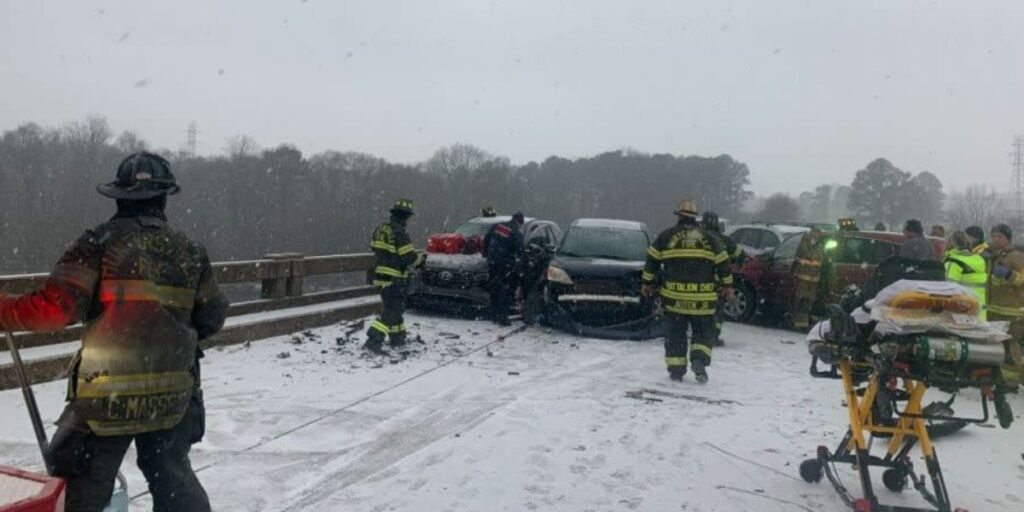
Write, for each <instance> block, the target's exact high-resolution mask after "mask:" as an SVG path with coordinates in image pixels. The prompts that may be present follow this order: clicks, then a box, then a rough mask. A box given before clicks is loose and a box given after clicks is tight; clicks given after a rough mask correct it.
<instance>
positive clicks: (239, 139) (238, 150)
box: [224, 135, 260, 158]
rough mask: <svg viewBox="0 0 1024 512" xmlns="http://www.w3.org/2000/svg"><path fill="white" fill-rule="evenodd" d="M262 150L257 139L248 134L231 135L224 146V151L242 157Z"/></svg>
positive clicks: (229, 154)
mask: <svg viewBox="0 0 1024 512" xmlns="http://www.w3.org/2000/svg"><path fill="white" fill-rule="evenodd" d="M259 151H260V146H259V144H257V143H256V139H253V138H252V137H250V136H248V135H235V136H234V137H229V138H228V140H227V145H226V146H224V152H225V153H227V154H228V156H229V157H231V158H241V157H245V156H253V155H255V154H257V153H259Z"/></svg>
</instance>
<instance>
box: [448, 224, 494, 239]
mask: <svg viewBox="0 0 1024 512" xmlns="http://www.w3.org/2000/svg"><path fill="white" fill-rule="evenodd" d="M493 225H494V223H493V222H467V223H465V224H463V225H461V226H459V228H458V229H456V230H455V232H456V233H458V234H460V235H462V236H465V237H470V236H484V235H486V234H487V231H488V230H489V229H491V226H493Z"/></svg>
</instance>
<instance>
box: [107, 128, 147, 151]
mask: <svg viewBox="0 0 1024 512" xmlns="http://www.w3.org/2000/svg"><path fill="white" fill-rule="evenodd" d="M114 146H115V147H116V148H117V149H119V150H120V151H121V152H122V153H124V154H130V153H136V152H138V151H145V150H146V149H147V145H146V141H144V140H142V138H141V137H139V135H138V134H136V133H135V132H133V131H131V130H125V131H123V132H121V135H118V136H117V139H116V140H114Z"/></svg>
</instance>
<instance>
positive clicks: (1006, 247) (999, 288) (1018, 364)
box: [988, 224, 1024, 384]
mask: <svg viewBox="0 0 1024 512" xmlns="http://www.w3.org/2000/svg"><path fill="white" fill-rule="evenodd" d="M991 235H992V247H991V248H992V265H991V270H990V271H989V273H990V275H991V281H990V284H989V294H988V319H989V320H990V321H1005V322H1010V331H1009V332H1010V336H1011V339H1010V340H1008V341H1007V342H1006V344H1007V346H1006V349H1007V353H1008V354H1010V356H1011V358H1012V359H1013V365H1007V366H1004V367H1003V377H1004V378H1006V379H1007V381H1008V382H1010V383H1011V384H1019V383H1020V379H1021V371H1022V370H1024V357H1022V356H1021V342H1022V340H1024V254H1022V253H1021V252H1020V251H1018V250H1017V249H1015V248H1014V247H1013V244H1012V243H1011V241H1012V240H1013V231H1012V230H1011V229H1010V226H1008V225H1006V224H998V225H996V226H995V227H993V228H992V233H991Z"/></svg>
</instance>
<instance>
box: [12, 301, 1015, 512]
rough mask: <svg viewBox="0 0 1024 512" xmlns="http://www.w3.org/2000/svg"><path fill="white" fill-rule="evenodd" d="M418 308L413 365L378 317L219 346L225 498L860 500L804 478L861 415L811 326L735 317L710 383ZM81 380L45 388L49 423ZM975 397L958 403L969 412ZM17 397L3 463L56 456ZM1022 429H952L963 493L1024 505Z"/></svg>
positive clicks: (212, 411)
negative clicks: (822, 357) (380, 354)
mask: <svg viewBox="0 0 1024 512" xmlns="http://www.w3.org/2000/svg"><path fill="white" fill-rule="evenodd" d="M408 324H409V325H410V326H411V327H412V330H413V332H414V333H416V332H418V333H419V334H420V335H421V336H422V338H423V341H424V342H425V343H424V344H419V343H416V344H414V347H416V348H417V349H418V350H419V351H420V353H418V354H415V355H413V356H412V357H411V358H410V359H409V360H406V361H402V362H399V363H397V364H391V363H390V362H389V361H387V360H383V359H379V358H370V359H367V358H365V357H363V356H362V354H361V352H360V351H359V350H358V344H359V342H360V341H361V339H362V329H355V328H354V327H351V328H349V327H346V326H345V325H337V326H332V327H327V328H321V329H315V330H312V331H308V332H307V333H305V334H303V333H298V334H296V335H294V336H284V337H279V338H274V339H270V340H264V341H260V342H256V343H252V344H251V345H248V346H243V345H236V346H228V347H223V348H220V349H214V350H211V351H210V353H209V355H208V357H207V359H206V361H205V366H204V377H205V387H206V394H207V407H208V410H209V418H208V428H209V430H208V433H207V438H206V440H205V441H204V442H203V443H202V444H200V445H198V446H197V447H196V449H195V450H194V456H193V462H194V464H195V467H196V468H199V469H200V473H199V475H200V478H201V480H202V481H203V483H204V484H205V485H206V487H207V490H208V491H209V494H210V496H211V498H212V500H213V504H214V509H215V510H220V511H247V510H267V511H279V510H360V511H364V510H365V511H370V510H374V511H376V510H396V511H416V512H422V511H442V510H452V511H480V510H509V511H520V510H543V511H567V512H568V511H574V512H576V511H582V510H595V511H597V510H601V511H605V510H616V511H618V510H649V511H659V512H660V511H668V510H687V511H732V510H736V511H740V510H764V511H776V510H777V511H819V510H821V511H826V510H842V507H841V503H840V501H839V499H838V498H837V497H836V496H835V495H834V494H833V492H832V490H831V488H829V487H826V485H824V484H819V485H810V484H806V483H804V482H803V481H801V480H799V476H798V475H797V466H798V464H799V462H800V461H801V460H802V459H804V458H805V457H809V456H811V455H812V453H813V450H814V448H815V446H816V445H818V444H820V443H823V442H824V443H827V444H832V443H834V442H835V441H836V440H838V438H839V437H840V436H841V433H842V432H841V430H842V428H843V425H844V424H845V416H844V414H845V412H844V410H843V409H842V408H841V401H842V397H841V394H840V388H839V385H838V383H831V382H825V381H818V380H812V379H811V378H810V377H808V376H807V370H806V367H807V363H808V356H807V352H806V348H805V346H804V344H803V342H802V340H801V339H800V337H799V336H797V335H795V334H792V333H787V332H783V331H775V330H768V329H761V328H756V327H750V326H740V325H729V326H727V328H726V340H727V342H728V343H729V346H728V347H726V348H724V349H721V350H719V351H717V352H716V361H715V364H714V366H712V368H711V372H712V373H711V376H712V381H711V383H709V384H708V385H706V386H699V385H697V384H695V383H694V382H693V381H692V379H688V380H687V381H686V382H684V383H671V382H670V381H668V379H667V377H666V374H665V371H664V369H663V367H662V364H661V356H662V354H661V348H660V344H659V343H657V342H644V343H634V342H621V341H601V340H592V339H579V338H575V337H573V336H570V335H566V334H562V333H558V332H554V333H548V332H545V331H544V330H540V329H530V330H527V331H525V332H523V333H521V334H518V335H516V336H514V337H511V338H509V339H507V340H505V341H502V342H495V339H496V337H497V336H498V334H499V333H500V332H502V331H500V330H499V329H498V328H496V327H493V326H491V325H489V324H486V323H483V322H472V321H465V320H450V319H439V318H433V317H424V316H417V315H412V316H411V317H410V318H409V319H408ZM417 324H418V325H417ZM347 330H354V331H355V332H354V335H353V336H351V337H347V336H346V334H345V333H346V331H347ZM346 339H348V341H345V340H346ZM474 350H475V351H474ZM63 388H64V385H63V383H50V384H45V385H40V386H38V387H37V390H38V395H39V400H40V405H41V408H42V410H43V411H44V414H45V416H46V420H47V421H52V420H54V419H55V418H56V416H57V415H58V413H59V412H60V407H61V401H62V396H63ZM627 395H630V396H627ZM638 397H639V398H638ZM1012 400H1013V405H1014V406H1015V408H1016V409H1017V410H1018V411H1020V410H1024V400H1022V399H1021V397H1013V398H1012ZM976 405H977V402H976V401H974V400H972V399H967V397H961V398H960V399H958V401H957V408H958V410H960V411H961V412H963V413H965V414H971V413H974V412H976V410H974V409H976ZM0 412H2V415H0V418H3V419H2V420H0V423H2V426H3V428H0V464H10V465H15V466H22V467H36V468H38V467H39V465H40V464H39V462H38V459H39V457H38V454H37V453H36V451H35V445H34V442H33V437H32V433H31V429H30V427H29V423H28V420H27V418H25V416H24V407H23V405H22V404H21V396H20V394H19V393H18V392H17V391H16V390H11V391H5V392H2V393H0ZM1022 433H1024V426H1022V424H1021V422H1020V420H1018V423H1017V425H1015V426H1014V427H1013V429H1011V430H1010V431H1002V430H996V429H987V428H979V427H969V428H968V430H966V431H964V432H963V433H961V434H959V435H956V436H954V437H950V438H946V439H942V440H939V441H938V444H937V449H938V450H939V452H940V457H941V458H942V460H943V462H944V466H945V471H946V479H947V482H948V484H949V487H950V494H951V495H952V497H953V499H954V503H955V504H957V506H962V507H966V508H969V509H972V510H987V511H1011V510H1013V511H1016V510H1020V509H1021V507H1022V506H1024V505H1022V504H1024V467H1022V466H1021V464H1020V462H1021V460H1020V455H1019V452H1020V451H1021V448H1022V446H1024V445H1022V442H1021V439H1022V438H1024V436H1022ZM129 457H130V458H129V459H128V462H127V463H126V464H125V465H124V470H125V471H126V473H127V475H128V477H129V481H130V489H131V490H132V492H133V494H137V493H139V492H141V491H143V490H144V489H145V483H144V481H143V480H142V478H141V475H140V474H139V472H138V471H137V470H136V469H135V467H134V464H133V463H132V462H133V461H134V454H129ZM848 481H849V483H850V484H851V486H854V487H855V486H856V482H855V480H853V477H852V473H851V474H850V477H849V478H848ZM879 487H880V485H879ZM880 492H881V493H882V496H884V497H885V499H888V500H895V501H900V500H901V499H902V500H903V501H902V502H904V503H914V502H916V501H915V500H914V499H913V498H914V497H913V496H911V495H910V494H907V496H905V497H903V498H895V497H891V496H890V495H889V494H888V492H887V491H885V490H884V489H882V490H881V491H880ZM149 505H150V503H149V501H148V498H147V497H145V496H143V497H139V498H138V499H136V500H135V501H134V506H135V509H137V510H148V507H149Z"/></svg>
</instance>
